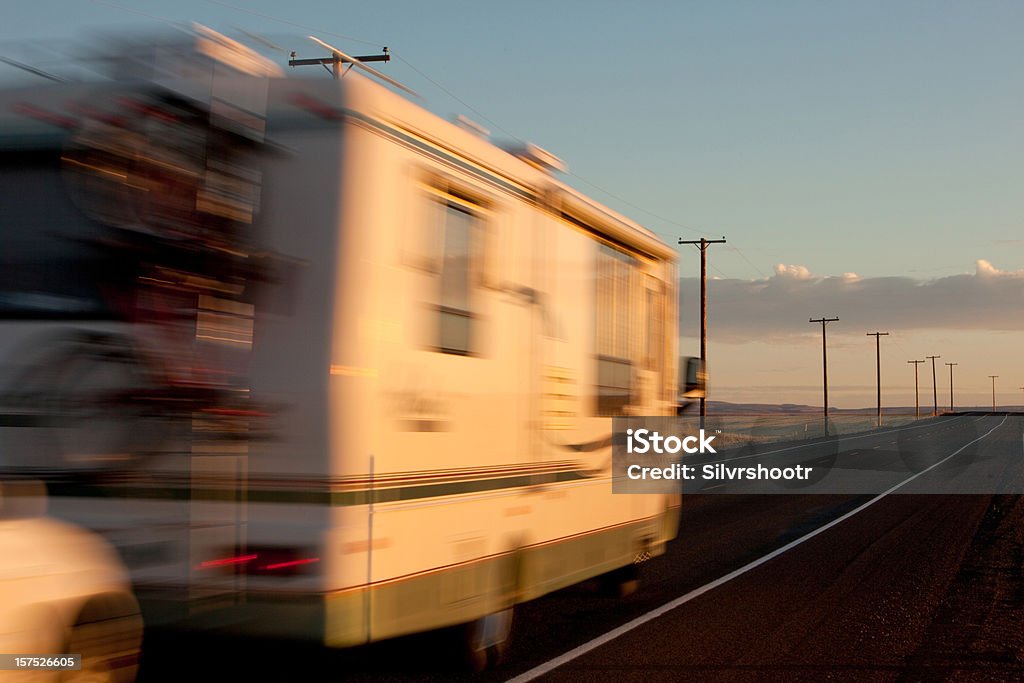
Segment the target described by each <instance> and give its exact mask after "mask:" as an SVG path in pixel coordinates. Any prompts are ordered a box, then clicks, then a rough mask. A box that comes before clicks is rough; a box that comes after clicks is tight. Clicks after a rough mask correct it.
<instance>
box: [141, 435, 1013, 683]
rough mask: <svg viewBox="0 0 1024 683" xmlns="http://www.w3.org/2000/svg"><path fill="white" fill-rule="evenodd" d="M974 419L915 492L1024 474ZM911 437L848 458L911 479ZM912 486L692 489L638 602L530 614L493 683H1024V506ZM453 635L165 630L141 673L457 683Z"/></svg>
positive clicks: (574, 605) (601, 597)
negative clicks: (329, 638) (341, 647)
mask: <svg viewBox="0 0 1024 683" xmlns="http://www.w3.org/2000/svg"><path fill="white" fill-rule="evenodd" d="M966 419H968V420H970V421H971V423H970V427H969V428H965V427H964V424H963V423H961V424H960V425H959V426H956V425H953V427H951V426H950V425H951V423H950V422H948V421H947V422H944V423H942V424H941V425H940V426H938V427H936V429H937V430H939V429H941V430H946V431H944V432H942V433H941V436H936V434H935V433H933V434H932V435H930V436H929V435H928V434H927V433H926V432H927V430H921V431H918V432H914V433H913V438H914V439H915V440H919V441H922V442H924V444H925V446H924V447H923V448H922V450H927V451H929V454H930V455H929V457H930V460H928V463H927V464H926V465H922V466H921V467H919V468H918V472H921V474H920V475H919V476H918V479H917V480H915V481H920V480H921V479H922V478H927V477H937V478H938V480H939V481H945V480H948V479H949V476H948V473H949V472H950V471H952V472H954V473H955V474H959V475H965V474H966V475H968V476H970V477H975V478H977V482H978V483H985V482H988V483H991V482H992V480H993V479H992V478H993V477H996V478H997V480H998V481H1000V482H1006V481H1010V482H1013V481H1017V480H1018V479H1019V477H1020V474H1021V469H1022V467H1021V464H1022V462H1024V449H1022V438H1021V430H1020V427H1019V422H1018V420H1019V418H1018V420H1014V419H1011V420H1009V421H1007V422H1000V421H1001V420H1002V418H1001V417H998V416H994V417H981V418H966ZM972 441H973V442H974V443H973V444H971V442H972ZM907 443H909V441H908V438H907V435H904V437H903V438H902V439H901V438H899V435H898V434H896V433H894V432H884V433H879V434H876V435H873V436H872V437H858V440H857V441H856V442H854V441H849V442H843V443H842V444H841V448H840V456H839V459H838V460H837V462H838V463H843V462H846V463H847V464H848V465H849V463H855V462H867V461H870V462H871V465H870V467H871V468H878V467H883V468H889V469H890V470H896V469H899V467H898V466H897V464H896V463H897V462H899V463H903V464H902V465H900V467H902V468H903V470H902V471H903V474H902V475H901V480H906V479H909V478H911V477H914V476H915V472H914V470H913V469H908V468H907V467H906V453H903V454H902V455H901V453H900V449H901V448H904V449H905V448H906V444H907ZM966 444H971V445H970V446H969V447H968V446H965V445H966ZM961 446H964V448H963V449H962V450H958V449H961ZM851 453H852V455H851ZM953 453H956V455H953V456H951V457H950V458H949V459H948V460H945V457H946V455H949V454H953ZM857 455H860V456H861V458H860V460H858V459H857V458H856V457H855V456H857ZM939 455H941V456H942V457H937V456H939ZM844 457H845V458H846V460H845V461H844V460H843V458H844ZM958 459H959V460H962V461H964V462H966V464H963V463H962V462H961V463H958V462H957V461H958ZM911 464H913V462H912V463H911ZM933 465H935V468H934V469H932V470H929V471H927V472H924V471H923V470H924V469H927V467H931V466H933ZM949 468H953V469H952V470H950V469H949ZM943 471H945V472H946V475H943V476H938V475H940V474H941V473H942V472H943ZM908 486H909V485H908ZM904 488H907V487H904ZM902 490H903V489H896V490H895V491H892V492H890V493H888V494H885V495H798V494H790V495H756V496H755V495H746V496H733V495H708V494H705V495H687V496H684V498H683V515H682V521H681V527H680V533H679V537H678V539H677V540H676V541H674V542H672V543H671V544H670V545H669V548H668V552H667V553H666V555H665V556H663V557H660V558H656V559H655V560H652V561H650V562H648V563H646V564H645V565H643V566H642V573H641V590H640V591H639V592H638V593H637V594H635V595H633V596H631V597H629V598H626V599H621V598H618V597H615V596H612V595H609V594H608V593H607V592H605V591H603V590H602V586H601V585H600V584H599V583H598V582H596V581H592V582H588V583H585V584H581V585H580V586H576V587H573V588H571V589H567V590H564V591H560V592H558V593H555V594H552V595H549V596H546V597H544V598H541V599H539V600H535V601H533V602H531V603H528V604H525V605H522V606H520V607H519V608H518V609H517V615H516V622H515V629H514V640H513V642H512V646H511V648H510V652H509V663H507V664H505V665H503V666H502V667H500V668H498V669H496V670H493V671H490V672H487V673H485V674H483V675H482V676H480V677H479V679H480V680H487V681H504V680H508V679H512V678H516V677H521V678H520V680H527V679H533V678H540V679H541V680H574V681H575V680H616V681H621V680H639V679H644V680H648V679H655V680H680V679H696V680H728V681H732V680H753V679H756V680H776V679H786V680H815V681H817V680H822V679H833V678H843V679H847V678H855V679H858V680H921V679H928V680H945V679H950V680H954V679H955V680H965V679H966V680H1013V679H1024V576H1022V568H1024V498H1021V497H1019V496H1013V495H991V494H988V495H934V494H933V495H906V494H903V493H902ZM666 605H668V606H672V605H675V606H674V607H673V608H672V609H667V610H666V609H665V606H666ZM659 609H660V610H662V611H663V612H664V613H662V614H660V615H659V616H654V617H652V612H655V613H656V611H657V610H659ZM630 626H631V627H630ZM624 627H630V628H629V630H626V631H625V632H623V633H621V634H615V633H614V631H615V629H620V630H624ZM610 632H612V635H613V636H614V637H610V636H609V633H610ZM448 635H450V634H444V633H440V634H427V635H423V636H417V637H412V638H405V639H400V640H396V641H391V642H387V643H380V644H376V645H374V646H371V647H367V648H362V649H358V650H353V651H345V652H325V651H323V650H321V649H318V648H312V647H306V646H298V645H290V644H285V643H255V642H253V641H245V642H228V641H223V640H217V641H212V640H210V639H207V638H199V637H192V638H189V639H186V640H184V641H183V640H182V639H181V638H179V637H177V636H175V637H171V636H168V635H164V634H158V633H153V634H147V643H146V647H145V648H144V655H143V668H142V675H141V680H143V681H157V680H181V677H182V676H186V675H188V674H189V672H190V671H191V672H194V671H195V670H196V669H195V665H196V661H197V658H198V657H202V656H204V653H208V654H216V655H217V659H216V660H215V661H216V662H217V664H215V665H214V667H213V668H212V670H210V669H203V670H204V672H205V673H206V674H212V675H221V676H228V677H229V678H230V679H231V680H240V679H245V678H247V679H249V680H318V681H319V680H388V679H391V680H450V679H451V678H453V677H457V676H458V670H457V669H455V668H453V665H452V663H451V661H450V660H448V659H446V658H445V657H444V656H443V655H442V654H441V653H442V652H443V651H444V647H443V646H444V644H445V642H446V638H447V637H448ZM595 641H596V642H597V643H599V644H597V645H595ZM182 646H185V647H186V649H187V651H188V652H189V657H188V658H183V657H181V656H180V653H181V652H182ZM575 648H584V649H586V651H584V652H582V653H581V654H579V656H574V657H571V658H568V657H566V653H571V652H572V651H573V650H574V649H575ZM588 648H589V649H588Z"/></svg>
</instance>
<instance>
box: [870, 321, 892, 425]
mask: <svg viewBox="0 0 1024 683" xmlns="http://www.w3.org/2000/svg"><path fill="white" fill-rule="evenodd" d="M867 336H869V337H874V338H875V395H876V398H877V401H876V403H877V406H878V426H879V427H881V426H882V352H881V350H880V344H879V343H878V339H879V338H880V337H888V336H889V333H888V332H868V333H867Z"/></svg>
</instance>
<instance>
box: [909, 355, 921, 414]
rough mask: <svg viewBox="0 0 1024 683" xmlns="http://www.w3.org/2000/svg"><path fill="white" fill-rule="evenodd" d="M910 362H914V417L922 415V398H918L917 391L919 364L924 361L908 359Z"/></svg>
mask: <svg viewBox="0 0 1024 683" xmlns="http://www.w3.org/2000/svg"><path fill="white" fill-rule="evenodd" d="M907 362H908V363H913V364H914V419H915V420H916V419H917V418H919V417H921V399H920V398H918V393H917V366H918V365H920V364H921V363H923V362H924V361H923V360H908V361H907Z"/></svg>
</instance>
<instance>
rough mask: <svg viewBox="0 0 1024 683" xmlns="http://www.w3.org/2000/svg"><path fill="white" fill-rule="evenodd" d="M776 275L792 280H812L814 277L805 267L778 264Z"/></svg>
mask: <svg viewBox="0 0 1024 683" xmlns="http://www.w3.org/2000/svg"><path fill="white" fill-rule="evenodd" d="M775 275H776V277H784V278H788V279H791V280H810V279H811V278H813V277H814V276H813V275H811V271H809V270H807V268H806V267H805V266H787V265H785V264H782V263H779V264H776V266H775Z"/></svg>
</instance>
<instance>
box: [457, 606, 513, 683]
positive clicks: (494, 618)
mask: <svg viewBox="0 0 1024 683" xmlns="http://www.w3.org/2000/svg"><path fill="white" fill-rule="evenodd" d="M512 618H513V608H512V607H509V608H507V609H503V610H501V611H500V612H494V613H493V614H487V615H485V616H482V617H480V618H479V619H477V620H475V621H471V622H470V623H468V624H466V635H465V646H466V664H467V666H468V667H469V668H470V669H471V670H472V671H473V672H480V671H483V670H484V669H486V668H488V667H495V666H497V665H498V664H500V663H501V662H502V661H504V659H505V655H506V654H507V653H508V645H509V639H510V637H511V635H512Z"/></svg>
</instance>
